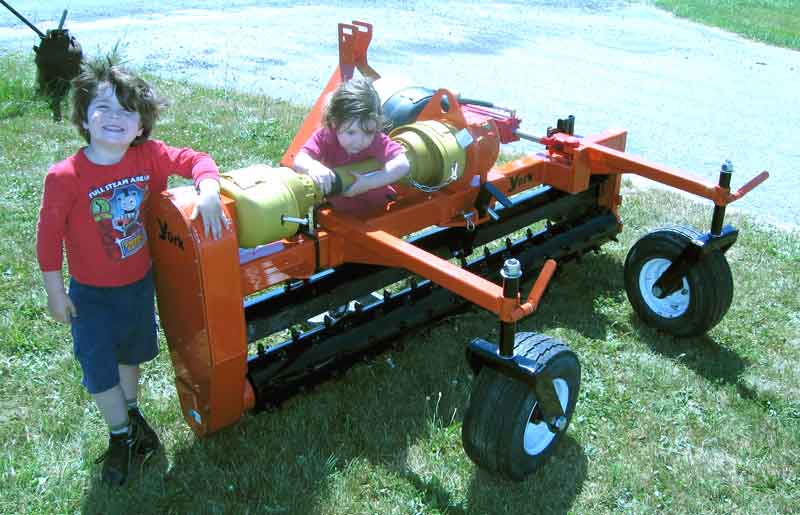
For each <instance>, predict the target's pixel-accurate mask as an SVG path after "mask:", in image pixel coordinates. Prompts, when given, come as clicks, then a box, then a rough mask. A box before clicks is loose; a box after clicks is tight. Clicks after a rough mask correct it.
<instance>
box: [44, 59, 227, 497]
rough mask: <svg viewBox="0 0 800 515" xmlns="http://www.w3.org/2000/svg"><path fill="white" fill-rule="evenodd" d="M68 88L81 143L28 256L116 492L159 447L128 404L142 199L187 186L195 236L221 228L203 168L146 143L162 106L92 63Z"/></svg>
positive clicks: (146, 335)
mask: <svg viewBox="0 0 800 515" xmlns="http://www.w3.org/2000/svg"><path fill="white" fill-rule="evenodd" d="M73 90H74V92H73V113H72V122H73V123H74V124H75V126H76V127H77V129H78V132H80V134H81V135H82V136H83V138H84V139H85V140H86V142H87V143H88V145H86V146H85V147H83V148H81V149H80V150H78V151H77V152H76V153H75V154H74V155H72V156H71V157H69V158H67V159H65V160H64V161H61V162H59V163H56V164H55V165H53V166H52V167H51V168H50V170H49V171H48V173H47V175H46V177H45V180H44V193H43V196H42V205H41V209H40V212H39V223H38V229H37V241H36V251H37V257H38V261H39V267H40V269H41V271H42V277H43V280H44V287H45V290H46V291H47V306H48V309H49V310H50V313H51V315H52V316H53V318H54V319H56V320H57V321H59V322H63V323H68V324H70V325H71V333H72V340H73V351H74V353H75V357H76V359H77V360H78V362H79V363H80V365H81V369H82V371H83V385H84V386H85V387H86V389H87V390H88V392H89V393H90V394H91V395H92V397H93V398H94V401H95V403H96V404H97V407H98V410H99V411H100V413H101V415H102V416H103V419H104V420H105V422H106V423H107V424H108V427H109V432H110V437H109V444H108V450H107V451H106V452H105V453H104V454H103V455H102V456H101V457H100V459H98V462H99V461H100V460H102V461H103V469H102V478H103V480H104V481H107V482H110V483H112V484H118V485H119V484H123V483H124V482H125V481H126V479H127V478H128V471H129V468H130V467H131V466H132V463H136V462H137V461H142V462H143V461H144V460H146V459H147V458H148V457H149V456H150V455H152V453H153V452H154V451H156V450H157V449H158V448H159V446H160V442H159V439H158V436H157V435H156V433H155V432H154V431H153V429H152V428H151V427H150V426H149V425H148V423H147V422H146V421H145V419H144V417H143V416H142V414H141V412H140V411H139V408H138V406H137V394H138V388H139V365H140V364H141V363H144V362H146V361H150V360H152V359H153V358H155V357H156V355H157V354H158V339H157V335H156V320H155V305H154V291H153V290H154V288H153V277H152V272H151V270H150V268H151V261H150V253H149V251H148V246H147V233H146V232H145V217H146V213H145V208H146V205H147V197H148V195H152V194H158V192H160V191H162V190H164V189H166V186H167V178H168V176H169V175H170V174H172V173H177V174H179V175H182V176H184V177H187V178H189V177H191V178H192V179H194V183H195V185H196V187H197V190H198V199H197V205H196V208H195V212H194V213H193V215H192V218H196V217H197V216H198V215H199V216H201V217H202V220H203V226H204V230H205V235H206V237H208V235H209V234H211V235H212V236H213V237H214V238H219V237H220V235H221V233H222V230H223V226H224V225H227V220H226V219H225V216H224V214H223V211H222V206H221V204H220V198H219V183H218V177H219V170H218V169H217V165H216V164H215V162H214V160H213V159H211V157H209V156H208V155H206V154H203V153H200V152H196V151H194V150H192V149H190V148H174V147H170V146H168V145H166V144H164V143H163V142H161V141H158V140H150V139H148V137H149V136H150V132H151V131H152V129H153V126H154V124H155V122H156V119H157V118H158V115H159V112H160V110H161V109H162V108H163V107H164V106H165V103H164V102H163V101H162V100H161V99H160V98H159V97H158V96H157V95H156V93H155V92H154V90H153V89H152V87H151V86H150V85H149V84H148V83H147V82H145V81H144V80H142V79H140V78H138V77H136V76H135V75H133V74H132V73H130V72H129V71H127V70H124V69H122V68H119V67H117V66H115V65H113V64H112V63H111V62H110V59H101V60H97V61H95V62H92V63H88V64H86V65H85V67H84V69H83V71H82V73H81V74H80V75H79V76H78V77H77V78H76V79H75V80H74V81H73ZM64 248H66V254H67V264H68V269H69V275H70V280H69V290H68V292H67V291H66V290H65V288H64V281H63V278H62V252H63V249H64Z"/></svg>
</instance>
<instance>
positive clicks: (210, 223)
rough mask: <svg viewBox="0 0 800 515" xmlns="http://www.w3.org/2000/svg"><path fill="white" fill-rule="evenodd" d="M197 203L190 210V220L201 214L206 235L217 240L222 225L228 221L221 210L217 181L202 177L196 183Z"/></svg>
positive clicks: (220, 233) (227, 223)
mask: <svg viewBox="0 0 800 515" xmlns="http://www.w3.org/2000/svg"><path fill="white" fill-rule="evenodd" d="M197 191H198V197H197V204H195V206H194V211H192V216H191V217H190V218H191V219H192V220H194V219H195V218H197V216H198V215H199V216H201V217H202V218H203V232H204V233H205V235H206V237H208V234H209V232H210V233H211V236H212V237H213V238H214V239H215V240H218V239H219V238H220V236H222V227H223V226H225V227H228V226H229V224H230V222H229V220H228V218H227V217H226V216H225V213H224V212H223V211H222V201H221V200H220V198H219V181H217V180H216V179H212V178H206V179H202V180H201V181H200V183H199V184H198V185H197Z"/></svg>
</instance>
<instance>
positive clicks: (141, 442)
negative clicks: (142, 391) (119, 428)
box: [128, 408, 161, 459]
mask: <svg viewBox="0 0 800 515" xmlns="http://www.w3.org/2000/svg"><path fill="white" fill-rule="evenodd" d="M128 419H129V420H130V421H131V426H132V427H133V429H134V432H135V433H136V434H137V437H138V442H137V446H136V454H138V455H139V456H144V457H145V459H147V458H149V457H150V456H152V455H153V453H154V452H156V451H157V450H158V448H159V447H161V442H160V441H159V440H158V435H157V434H156V432H155V431H153V428H152V427H150V424H148V423H147V421H146V420H145V419H144V417H143V416H142V412H141V411H139V408H131V409H129V410H128Z"/></svg>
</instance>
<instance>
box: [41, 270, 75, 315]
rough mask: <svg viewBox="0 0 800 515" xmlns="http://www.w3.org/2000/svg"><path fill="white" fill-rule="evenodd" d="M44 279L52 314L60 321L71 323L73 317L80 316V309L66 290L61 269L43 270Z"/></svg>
mask: <svg viewBox="0 0 800 515" xmlns="http://www.w3.org/2000/svg"><path fill="white" fill-rule="evenodd" d="M42 281H43V282H44V289H45V291H46V292H47V309H48V310H50V315H51V316H52V317H53V318H54V319H55V320H56V321H58V322H62V323H64V324H68V323H70V321H71V319H72V317H74V316H78V310H77V309H75V305H74V304H73V303H72V299H70V298H69V295H67V292H66V290H64V279H63V278H62V277H61V271H60V270H58V271H53V272H42Z"/></svg>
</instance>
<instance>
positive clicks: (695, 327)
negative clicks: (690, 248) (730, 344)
mask: <svg viewBox="0 0 800 515" xmlns="http://www.w3.org/2000/svg"><path fill="white" fill-rule="evenodd" d="M702 234H703V233H701V232H700V231H698V230H696V229H694V228H692V227H687V226H667V227H662V228H659V229H656V230H654V231H652V232H650V233H648V234H646V235H644V236H643V237H642V238H640V239H639V241H637V242H636V243H635V244H634V245H633V247H631V250H630V251H629V252H628V256H627V258H626V259H625V271H624V274H625V291H626V292H627V294H628V300H629V301H630V303H631V305H632V306H633V309H634V311H636V313H637V314H638V315H639V318H641V319H642V320H643V321H644V322H645V323H646V324H647V325H649V326H651V327H653V328H655V329H658V330H659V331H663V332H665V333H668V334H671V335H673V336H679V337H687V336H696V335H700V334H703V333H705V332H707V331H708V330H710V329H711V328H712V327H714V326H715V325H717V324H718V323H719V321H720V320H722V317H724V316H725V313H727V312H728V308H730V306H731V302H732V301H733V277H732V275H731V269H730V267H729V266H728V260H727V259H725V254H723V253H722V252H720V251H714V252H711V253H709V254H707V255H706V256H704V257H703V258H702V259H701V260H700V262H698V263H697V265H696V266H694V267H693V268H692V269H691V270H689V273H688V274H687V275H686V276H685V277H684V286H685V287H686V286H688V293H687V294H682V293H680V292H676V293H675V294H673V298H676V299H680V300H677V301H676V303H675V305H676V306H679V307H678V308H676V309H675V311H674V312H672V313H670V316H665V314H667V311H665V310H663V309H661V307H660V306H663V304H661V305H659V304H658V301H656V300H655V299H654V297H653V296H652V295H648V294H647V293H644V294H643V293H642V289H641V285H640V279H641V281H644V282H648V281H649V282H654V281H655V279H653V278H652V277H651V278H650V279H647V277H646V275H647V274H646V273H645V276H643V275H642V274H643V269H644V270H646V269H647V267H651V268H652V267H653V266H654V265H657V263H658V260H668V261H669V262H670V263H671V262H672V261H673V260H674V259H676V258H677V257H678V256H679V255H680V253H681V252H683V249H684V248H686V246H687V245H688V244H689V242H690V241H691V240H693V239H696V238H699V237H701V236H702ZM662 262H663V261H662ZM674 296H677V297H674ZM648 302H649V303H648ZM659 310H660V311H661V312H659Z"/></svg>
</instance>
